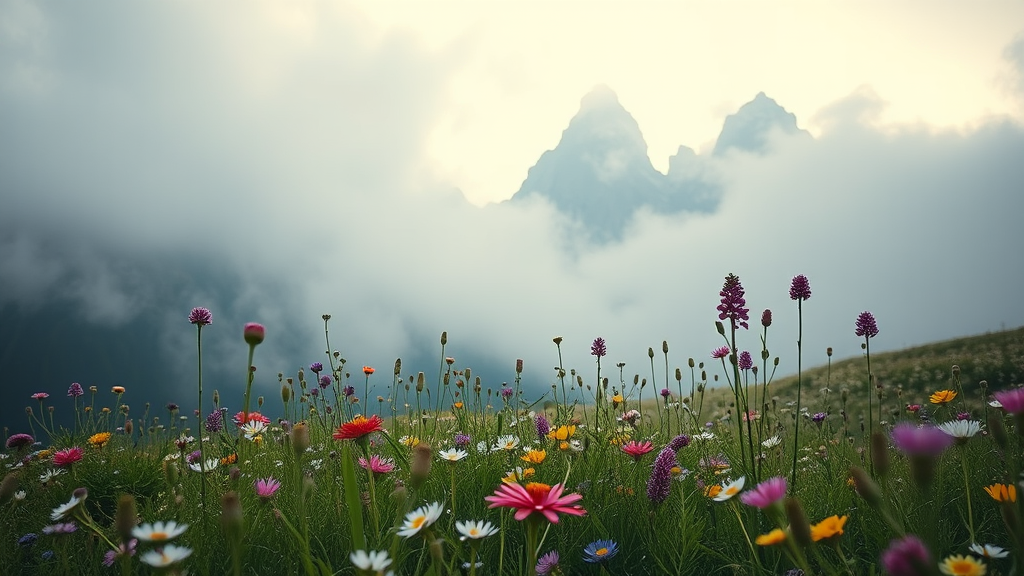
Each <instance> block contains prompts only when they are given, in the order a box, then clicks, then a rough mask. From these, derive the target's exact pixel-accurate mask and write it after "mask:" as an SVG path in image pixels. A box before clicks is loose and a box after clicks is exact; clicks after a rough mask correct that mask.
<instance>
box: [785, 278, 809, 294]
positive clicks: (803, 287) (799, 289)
mask: <svg viewBox="0 0 1024 576" xmlns="http://www.w3.org/2000/svg"><path fill="white" fill-rule="evenodd" d="M810 297H811V285H810V283H808V282H807V276H804V275H803V274H800V275H797V276H794V277H793V283H792V284H790V285H789V299H790V300H807V299H808V298H810Z"/></svg>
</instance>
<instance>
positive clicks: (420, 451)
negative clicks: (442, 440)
mask: <svg viewBox="0 0 1024 576" xmlns="http://www.w3.org/2000/svg"><path fill="white" fill-rule="evenodd" d="M433 455H434V451H433V449H431V447H430V444H427V443H426V442H420V443H419V444H417V445H416V446H415V447H414V448H413V449H412V464H411V465H410V470H409V472H410V476H411V477H410V479H409V484H410V485H411V486H412V487H413V489H418V488H419V487H420V486H422V485H423V483H424V482H426V480H427V476H428V475H429V474H430V461H431V459H432V458H433Z"/></svg>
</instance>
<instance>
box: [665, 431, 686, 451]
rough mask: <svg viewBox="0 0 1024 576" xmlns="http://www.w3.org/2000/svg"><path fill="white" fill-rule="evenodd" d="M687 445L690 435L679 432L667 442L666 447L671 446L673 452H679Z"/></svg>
mask: <svg viewBox="0 0 1024 576" xmlns="http://www.w3.org/2000/svg"><path fill="white" fill-rule="evenodd" d="M689 445H690V437H689V436H687V435H686V434H680V435H679V436H676V437H675V438H673V439H672V440H671V441H670V442H669V443H668V447H669V448H671V449H672V451H673V452H679V451H680V450H682V449H683V448H686V447H687V446H689Z"/></svg>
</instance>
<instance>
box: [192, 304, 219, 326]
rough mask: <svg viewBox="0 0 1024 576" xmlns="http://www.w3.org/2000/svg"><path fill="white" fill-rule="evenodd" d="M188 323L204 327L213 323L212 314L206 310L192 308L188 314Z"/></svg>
mask: <svg viewBox="0 0 1024 576" xmlns="http://www.w3.org/2000/svg"><path fill="white" fill-rule="evenodd" d="M188 321H189V322H191V323H192V324H195V325H196V326H206V325H207V324H212V323H213V314H211V313H210V311H209V310H208V309H206V308H193V309H192V312H189V315H188Z"/></svg>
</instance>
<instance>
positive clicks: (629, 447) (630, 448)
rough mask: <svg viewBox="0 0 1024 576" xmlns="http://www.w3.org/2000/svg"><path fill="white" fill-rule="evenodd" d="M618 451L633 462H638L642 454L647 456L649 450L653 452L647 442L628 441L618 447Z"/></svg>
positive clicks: (651, 445)
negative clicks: (626, 455) (629, 457)
mask: <svg viewBox="0 0 1024 576" xmlns="http://www.w3.org/2000/svg"><path fill="white" fill-rule="evenodd" d="M619 449H620V450H622V451H623V452H625V453H626V454H628V455H629V456H631V457H632V458H633V460H635V461H637V462H639V461H640V459H641V458H643V456H644V454H647V453H648V452H650V451H651V450H654V445H653V444H651V443H650V441H647V442H637V441H636V440H630V441H629V442H626V443H625V444H623V445H622V446H620V447H619Z"/></svg>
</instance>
